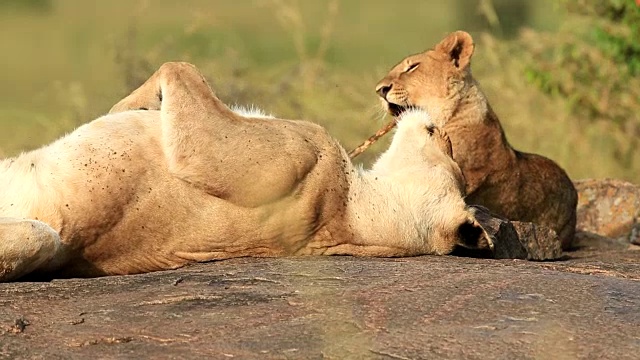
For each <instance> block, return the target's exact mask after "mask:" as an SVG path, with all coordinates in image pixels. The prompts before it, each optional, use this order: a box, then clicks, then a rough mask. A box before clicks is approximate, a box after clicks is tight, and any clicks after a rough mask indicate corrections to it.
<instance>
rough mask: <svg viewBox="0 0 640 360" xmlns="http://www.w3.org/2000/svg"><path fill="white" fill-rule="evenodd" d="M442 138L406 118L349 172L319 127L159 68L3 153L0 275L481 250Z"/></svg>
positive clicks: (187, 69)
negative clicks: (233, 105)
mask: <svg viewBox="0 0 640 360" xmlns="http://www.w3.org/2000/svg"><path fill="white" fill-rule="evenodd" d="M139 109H142V110H139ZM450 147H451V145H450V142H449V140H448V138H447V137H446V134H445V133H444V132H442V131H441V130H440V129H438V128H437V127H435V126H434V125H433V124H432V123H431V121H430V120H429V116H428V115H427V114H426V113H424V112H420V111H415V112H408V113H406V114H405V115H404V116H402V117H401V118H400V120H399V127H398V130H397V133H396V135H395V137H394V140H393V142H392V144H391V146H390V148H389V150H388V151H387V152H386V153H384V154H383V155H382V156H381V158H380V160H379V161H378V162H377V163H376V164H375V166H374V167H373V168H372V169H371V170H370V171H363V170H361V169H356V168H354V166H353V165H352V164H351V162H350V160H349V157H348V156H347V154H346V152H345V151H344V149H343V148H342V147H341V146H340V145H339V144H338V143H337V142H336V141H335V140H334V139H333V138H332V137H331V136H329V135H328V134H327V132H326V131H325V130H324V129H323V128H322V127H320V126H318V125H315V124H312V123H309V122H304V121H290V120H280V119H272V118H261V117H255V118H249V117H245V116H242V115H239V114H237V113H235V112H233V111H232V110H231V109H229V108H228V107H227V106H225V105H224V104H223V103H222V102H221V101H220V100H219V99H218V98H217V97H216V96H215V95H214V93H213V92H212V90H211V89H210V88H209V86H208V85H207V83H206V81H205V80H204V78H203V77H202V76H201V74H200V73H199V72H198V70H197V69H196V68H195V67H193V66H192V65H189V64H186V63H167V64H164V65H163V66H162V67H161V68H160V69H159V70H158V71H157V72H156V73H155V74H154V75H153V76H152V77H151V78H150V79H149V80H148V81H147V82H146V83H145V84H143V85H142V86H141V87H140V88H139V89H137V90H136V91H134V92H133V93H132V94H131V95H129V96H128V97H126V98H125V99H124V100H122V101H121V102H120V103H118V104H116V105H115V106H114V107H113V108H112V110H111V113H110V114H109V115H106V116H103V117H101V118H99V119H97V120H94V121H92V122H90V123H88V124H86V125H84V126H81V127H80V128H78V129H77V130H75V131H74V132H72V133H71V134H69V135H67V136H65V137H63V138H62V139H60V140H58V141H56V142H54V143H53V144H51V145H49V146H45V147H43V148H41V149H39V150H35V151H32V152H29V153H26V154H23V155H20V156H18V157H16V158H12V159H7V160H4V161H2V162H0V189H2V190H1V191H2V196H1V197H0V216H2V217H3V218H2V219H1V220H0V280H2V281H7V280H12V279H17V278H20V277H22V276H24V275H27V274H30V273H36V274H37V273H45V274H47V275H48V276H83V277H88V276H100V275H109V274H132V273H141V272H149V271H154V270H162V269H173V268H177V267H180V266H183V265H185V264H187V263H190V262H197V261H209V260H218V259H226V258H232V257H240V256H262V257H267V256H279V255H314V254H321V255H333V254H349V255H358V256H408V255H419V254H447V253H450V252H451V251H452V250H453V249H454V248H455V247H456V246H458V245H460V246H464V247H471V248H482V249H490V248H491V247H492V243H491V239H490V238H489V236H488V235H487V234H486V232H484V230H483V229H482V228H481V226H480V225H479V224H478V222H477V221H476V220H475V218H474V215H473V212H472V211H470V210H469V209H468V208H467V207H466V205H465V203H464V200H463V197H462V191H463V188H464V185H463V182H462V181H463V180H462V175H461V172H460V170H459V168H458V166H457V165H456V164H455V162H454V161H453V160H452V158H451V157H450Z"/></svg>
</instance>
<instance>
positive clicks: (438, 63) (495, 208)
mask: <svg viewBox="0 0 640 360" xmlns="http://www.w3.org/2000/svg"><path fill="white" fill-rule="evenodd" d="M473 51H474V44H473V39H472V38H471V35H469V34H468V33H466V32H464V31H457V32H454V33H452V34H450V35H448V36H447V37H445V38H444V39H443V40H442V41H441V42H440V43H439V44H437V45H436V46H435V48H433V49H431V50H427V51H425V52H423V53H420V54H416V55H411V56H409V57H407V58H405V59H404V60H402V61H401V62H400V63H399V64H397V65H396V66H394V67H393V68H392V69H391V71H390V72H389V74H387V76H385V77H384V78H383V79H382V80H381V81H380V82H379V83H378V84H377V86H376V92H377V93H378V95H379V96H380V98H381V99H382V103H383V106H384V107H385V109H387V110H388V112H389V113H391V114H392V115H393V116H398V115H401V114H402V113H403V112H404V111H406V110H407V109H411V108H415V107H417V108H421V109H424V110H426V111H427V112H428V113H429V114H430V115H431V116H432V117H433V118H434V119H437V121H442V123H439V124H438V125H440V126H443V127H444V130H445V131H446V132H447V134H448V135H449V136H450V137H451V142H452V144H453V157H454V159H455V161H456V162H457V163H458V165H460V168H461V169H462V172H463V174H464V177H465V179H466V183H467V186H466V193H467V198H466V199H467V203H468V204H479V205H483V206H485V207H487V208H489V209H490V210H491V211H492V212H494V213H497V214H499V215H502V216H504V217H506V218H508V219H510V220H520V221H527V222H533V223H536V224H541V225H546V226H548V227H550V228H552V229H554V230H555V231H556V233H557V234H558V236H559V238H560V239H561V241H562V247H563V248H564V249H567V248H569V247H570V246H571V242H572V240H573V235H574V232H575V225H576V204H577V194H576V190H575V188H574V186H573V184H572V182H571V180H570V179H569V177H568V176H567V174H566V173H565V172H564V170H562V169H561V168H560V167H559V166H558V165H556V164H555V163H554V162H553V161H551V160H549V159H547V158H544V157H542V156H539V155H535V154H527V153H523V152H519V151H516V150H514V149H513V148H512V147H511V145H510V144H509V142H508V141H507V139H506V137H505V134H504V131H503V130H502V127H501V125H500V121H499V120H498V117H497V116H496V114H495V113H494V112H493V110H492V109H491V106H490V105H489V103H488V101H487V98H486V97H485V95H484V94H483V93H482V91H481V90H480V87H479V86H478V83H477V82H476V81H475V80H474V78H473V76H472V75H471V56H472V55H473Z"/></svg>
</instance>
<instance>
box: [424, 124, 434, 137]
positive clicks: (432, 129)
mask: <svg viewBox="0 0 640 360" xmlns="http://www.w3.org/2000/svg"><path fill="white" fill-rule="evenodd" d="M425 129H427V132H428V133H429V136H431V135H433V133H434V131H435V130H436V127H435V126H434V125H427V126H425Z"/></svg>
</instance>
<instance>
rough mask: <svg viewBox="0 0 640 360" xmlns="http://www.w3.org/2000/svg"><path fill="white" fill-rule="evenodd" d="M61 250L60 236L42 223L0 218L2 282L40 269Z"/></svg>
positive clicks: (0, 271) (0, 269)
mask: <svg viewBox="0 0 640 360" xmlns="http://www.w3.org/2000/svg"><path fill="white" fill-rule="evenodd" d="M61 247H62V245H61V242H60V236H59V234H58V233H57V232H56V231H55V230H53V229H52V228H51V227H50V226H49V225H47V224H45V223H43V222H41V221H37V220H21V219H13V218H0V282H4V281H10V280H15V279H18V278H20V277H23V276H25V275H27V274H29V273H31V272H33V271H35V270H39V269H41V268H42V267H44V266H46V265H47V264H49V263H50V262H51V261H52V260H54V259H55V257H56V256H59V255H60V252H61Z"/></svg>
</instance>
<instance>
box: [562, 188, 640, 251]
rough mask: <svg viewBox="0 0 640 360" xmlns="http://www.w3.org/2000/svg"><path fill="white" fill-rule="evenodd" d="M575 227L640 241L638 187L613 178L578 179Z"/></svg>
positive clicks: (639, 195)
mask: <svg viewBox="0 0 640 360" xmlns="http://www.w3.org/2000/svg"><path fill="white" fill-rule="evenodd" d="M574 184H575V186H576V190H577V191H578V209H577V225H576V229H577V230H578V231H582V232H591V233H594V234H598V235H601V236H606V237H610V238H622V239H624V240H626V241H627V242H631V243H636V244H640V186H637V185H634V184H631V183H628V182H625V181H621V180H613V179H604V180H594V179H587V180H579V181H576V182H575V183H574Z"/></svg>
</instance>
